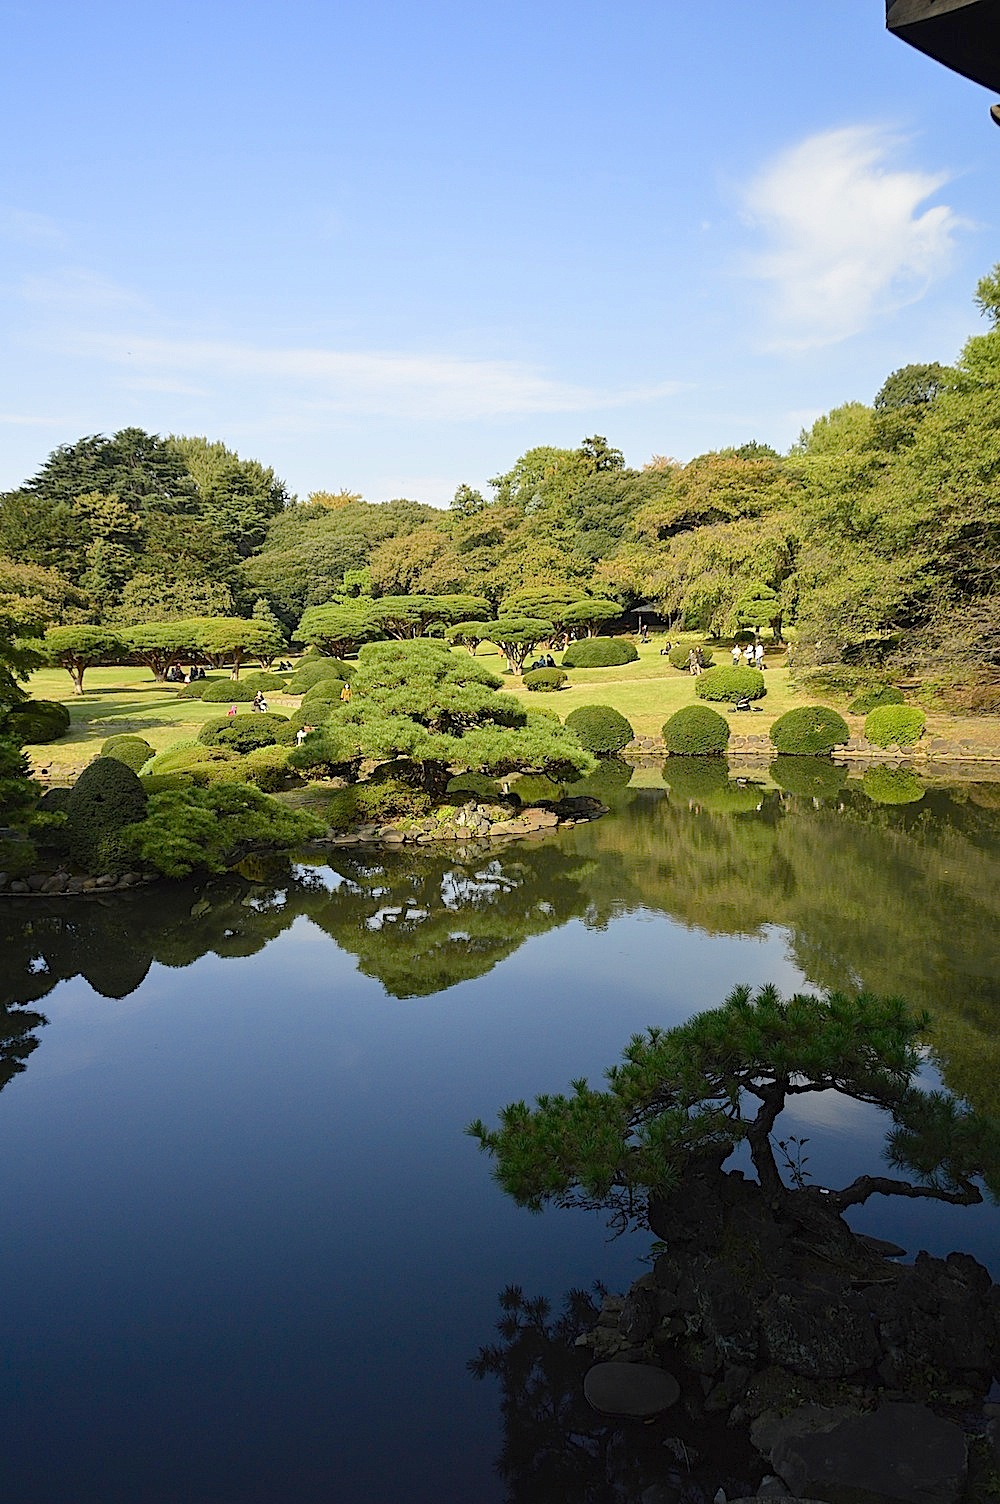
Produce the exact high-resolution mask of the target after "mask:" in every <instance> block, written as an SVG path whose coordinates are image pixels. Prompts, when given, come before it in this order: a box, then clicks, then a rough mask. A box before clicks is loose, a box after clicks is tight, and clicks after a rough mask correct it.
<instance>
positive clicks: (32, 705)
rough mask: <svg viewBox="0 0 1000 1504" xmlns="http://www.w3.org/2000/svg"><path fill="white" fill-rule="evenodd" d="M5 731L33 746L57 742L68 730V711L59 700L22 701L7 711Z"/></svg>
mask: <svg viewBox="0 0 1000 1504" xmlns="http://www.w3.org/2000/svg"><path fill="white" fill-rule="evenodd" d="M6 729H7V730H8V731H9V732H11V734H12V735H13V736H15V737H16V738H17V740H18V741H19V742H27V743H30V744H31V745H33V746H36V745H39V744H40V743H43V742H54V741H58V739H59V737H60V736H65V734H66V732H67V731H68V730H69V711H68V710H67V709H66V706H65V705H63V704H61V703H60V701H59V700H22V701H21V702H20V704H19V705H13V706H11V708H10V710H9V711H8V713H7V727H6Z"/></svg>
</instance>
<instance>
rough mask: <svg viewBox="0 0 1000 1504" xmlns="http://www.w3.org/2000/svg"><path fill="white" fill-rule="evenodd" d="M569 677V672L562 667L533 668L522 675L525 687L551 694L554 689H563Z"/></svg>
mask: <svg viewBox="0 0 1000 1504" xmlns="http://www.w3.org/2000/svg"><path fill="white" fill-rule="evenodd" d="M568 678H569V674H567V673H565V672H564V671H563V670H562V669H561V668H531V669H529V670H528V672H527V673H526V674H524V675H523V676H522V679H521V683H522V684H523V685H524V687H525V689H530V690H533V691H541V692H542V693H543V694H551V693H552V691H553V690H557V689H562V687H563V685H564V684H565V683H566V680H567V679H568Z"/></svg>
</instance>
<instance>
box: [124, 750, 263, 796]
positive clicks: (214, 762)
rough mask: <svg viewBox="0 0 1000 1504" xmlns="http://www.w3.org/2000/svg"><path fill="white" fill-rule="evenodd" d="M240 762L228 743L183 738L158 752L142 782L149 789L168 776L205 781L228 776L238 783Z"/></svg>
mask: <svg viewBox="0 0 1000 1504" xmlns="http://www.w3.org/2000/svg"><path fill="white" fill-rule="evenodd" d="M239 762H240V757H239V754H238V753H237V752H232V751H230V749H229V748H228V747H203V746H199V744H198V743H197V742H180V743H177V744H175V745H174V746H173V747H168V748H167V750H166V751H165V752H158V753H157V755H156V756H155V757H154V758H153V760H152V762H149V763H147V764H146V767H145V768H144V770H143V776H142V784H143V787H144V788H147V789H148V788H149V786H150V785H151V784H152V785H154V786H158V785H159V781H160V779H161V778H169V779H171V780H173V782H174V783H175V784H176V783H177V782H180V783H185V784H189V783H197V784H202V785H203V784H206V783H211V782H213V781H218V780H220V779H221V780H223V781H225V780H226V778H227V777H228V780H229V781H230V782H233V783H239V782H240V777H239V773H238V772H237V766H238V764H239ZM224 769H229V772H228V775H227V773H226V772H225V771H220V770H224Z"/></svg>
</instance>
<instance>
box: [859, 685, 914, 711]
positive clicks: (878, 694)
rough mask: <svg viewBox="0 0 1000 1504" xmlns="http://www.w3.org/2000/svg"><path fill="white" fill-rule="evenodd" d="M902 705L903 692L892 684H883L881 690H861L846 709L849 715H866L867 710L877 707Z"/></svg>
mask: <svg viewBox="0 0 1000 1504" xmlns="http://www.w3.org/2000/svg"><path fill="white" fill-rule="evenodd" d="M903 703H904V698H903V691H902V690H901V689H897V688H896V686H895V685H894V684H884V685H883V686H882V688H881V689H865V690H862V692H861V694H859V695H856V696H855V698H854V699H853V700H852V701H851V703H850V705H848V707H847V709H848V711H849V712H850V714H851V715H867V714H868V712H869V710H875V709H876V708H877V707H878V706H879V705H902V704H903Z"/></svg>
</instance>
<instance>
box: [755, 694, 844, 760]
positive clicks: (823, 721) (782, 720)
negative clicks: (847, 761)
mask: <svg viewBox="0 0 1000 1504" xmlns="http://www.w3.org/2000/svg"><path fill="white" fill-rule="evenodd" d="M850 735H851V733H850V729H849V727H848V725H847V722H846V721H845V720H844V717H843V716H842V715H838V714H837V712H836V711H835V710H831V709H830V707H829V706H828V705H800V706H799V707H798V708H797V709H795V710H788V711H786V712H785V714H784V715H782V716H779V717H778V719H777V720H776V721H775V723H774V725H773V726H772V727H771V744H772V746H774V747H775V748H776V749H777V750H778V751H779V752H786V753H789V754H790V755H791V756H793V757H829V755H830V753H831V752H832V751H833V749H834V747H842V746H843V745H844V743H845V742H847V741H849V740H850Z"/></svg>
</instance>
